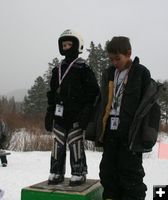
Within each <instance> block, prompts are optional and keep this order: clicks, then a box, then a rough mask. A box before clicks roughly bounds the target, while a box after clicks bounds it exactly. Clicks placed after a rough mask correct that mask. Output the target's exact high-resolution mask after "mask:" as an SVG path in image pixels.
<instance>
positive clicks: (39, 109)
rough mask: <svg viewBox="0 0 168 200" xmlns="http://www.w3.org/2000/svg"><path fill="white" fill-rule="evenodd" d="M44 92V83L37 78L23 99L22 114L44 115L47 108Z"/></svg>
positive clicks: (41, 79)
mask: <svg viewBox="0 0 168 200" xmlns="http://www.w3.org/2000/svg"><path fill="white" fill-rule="evenodd" d="M46 92H47V90H46V84H45V81H44V79H43V78H42V77H41V76H39V77H38V78H37V79H36V80H35V83H34V85H33V86H32V87H31V89H30V90H28V95H27V96H25V98H24V104H23V109H24V112H25V113H26V114H31V115H32V114H43V113H45V112H46V106H47V97H46Z"/></svg>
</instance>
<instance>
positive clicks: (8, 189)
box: [0, 144, 168, 200]
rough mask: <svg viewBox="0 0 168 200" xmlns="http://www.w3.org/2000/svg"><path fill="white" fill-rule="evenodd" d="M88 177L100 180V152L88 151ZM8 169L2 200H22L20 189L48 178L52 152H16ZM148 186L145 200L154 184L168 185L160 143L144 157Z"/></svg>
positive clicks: (2, 174) (3, 173)
mask: <svg viewBox="0 0 168 200" xmlns="http://www.w3.org/2000/svg"><path fill="white" fill-rule="evenodd" d="M86 154H87V162H88V171H89V173H88V176H87V177H88V178H92V179H98V173H99V162H100V160H101V155H102V153H101V152H91V151H86ZM8 163H9V164H8V167H1V166H0V189H3V190H4V191H5V194H4V197H3V200H20V199H21V196H20V194H21V189H22V188H24V187H27V186H29V185H33V184H35V183H38V182H41V181H44V180H46V179H47V178H48V175H49V163H50V152H49V151H47V152H37V151H33V152H14V151H11V155H9V156H8ZM144 168H145V171H146V176H145V178H144V182H145V183H146V184H147V186H148V191H147V197H146V200H151V199H153V191H152V190H153V185H166V184H168V160H160V159H158V144H156V145H155V147H154V150H153V152H152V153H150V154H144ZM66 176H67V177H70V166H69V152H67V172H66Z"/></svg>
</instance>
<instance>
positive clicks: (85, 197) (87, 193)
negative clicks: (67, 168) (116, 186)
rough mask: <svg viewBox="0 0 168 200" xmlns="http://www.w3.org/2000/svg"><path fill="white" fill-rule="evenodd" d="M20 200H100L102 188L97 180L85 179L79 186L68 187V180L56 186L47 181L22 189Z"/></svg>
mask: <svg viewBox="0 0 168 200" xmlns="http://www.w3.org/2000/svg"><path fill="white" fill-rule="evenodd" d="M21 200H102V186H101V184H100V182H99V180H93V179H87V180H86V183H85V184H82V185H80V186H75V187H72V186H69V178H65V181H64V182H63V183H61V184H58V185H48V183H47V181H44V182H41V183H38V184H35V185H31V186H29V187H26V188H23V189H22V191H21Z"/></svg>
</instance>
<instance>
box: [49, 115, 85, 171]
mask: <svg viewBox="0 0 168 200" xmlns="http://www.w3.org/2000/svg"><path fill="white" fill-rule="evenodd" d="M53 132H54V134H55V138H54V143H53V149H52V153H51V165H50V173H55V174H62V175H64V174H65V164H66V146H67V145H66V144H68V147H69V150H70V165H71V174H72V175H84V174H87V164H86V156H85V151H84V136H83V130H82V129H81V128H80V127H79V123H78V122H75V120H73V118H69V120H63V119H62V120H61V119H58V120H56V122H55V123H54V129H53Z"/></svg>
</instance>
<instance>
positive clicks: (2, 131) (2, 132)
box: [0, 116, 8, 167]
mask: <svg viewBox="0 0 168 200" xmlns="http://www.w3.org/2000/svg"><path fill="white" fill-rule="evenodd" d="M6 137H7V132H6V124H5V122H4V120H3V118H2V116H0V154H3V153H5V151H4V150H3V146H4V142H5V141H6ZM0 159H1V163H2V167H6V166H7V163H8V162H7V158H6V155H3V156H0Z"/></svg>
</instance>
